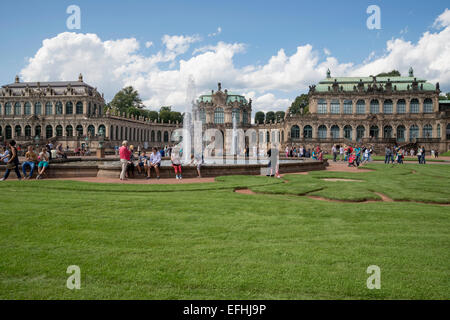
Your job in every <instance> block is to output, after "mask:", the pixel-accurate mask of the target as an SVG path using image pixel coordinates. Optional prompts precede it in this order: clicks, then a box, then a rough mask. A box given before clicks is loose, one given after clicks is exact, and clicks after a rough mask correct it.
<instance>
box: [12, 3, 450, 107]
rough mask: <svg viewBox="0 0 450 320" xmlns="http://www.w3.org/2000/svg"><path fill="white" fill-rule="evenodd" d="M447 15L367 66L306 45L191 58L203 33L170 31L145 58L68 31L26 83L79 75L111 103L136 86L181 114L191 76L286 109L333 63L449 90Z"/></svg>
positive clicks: (203, 87)
mask: <svg viewBox="0 0 450 320" xmlns="http://www.w3.org/2000/svg"><path fill="white" fill-rule="evenodd" d="M448 12H449V11H448V10H446V11H445V12H444V13H442V14H441V15H440V16H439V17H438V18H437V19H436V21H435V25H436V26H441V28H440V29H438V30H436V31H434V32H430V31H428V32H425V33H424V34H423V35H422V36H421V37H420V39H419V40H418V41H417V42H415V43H414V42H411V41H405V40H403V39H392V40H390V41H388V42H387V43H386V49H385V51H384V53H383V54H381V55H378V56H377V55H376V53H375V52H371V53H370V55H369V56H368V57H367V58H366V59H365V60H364V61H362V62H361V63H353V62H340V61H338V59H336V58H335V57H333V56H332V55H331V52H330V51H329V50H328V49H324V53H325V54H326V57H325V58H322V57H321V55H320V51H317V50H315V49H314V48H313V47H312V45H310V44H304V45H299V46H298V47H297V48H296V51H295V52H294V53H293V54H291V55H288V54H286V52H285V50H284V49H279V50H278V52H277V53H276V54H275V55H273V56H272V57H271V58H270V59H268V61H266V62H264V63H258V64H248V65H245V66H242V67H237V66H236V64H235V61H234V59H235V58H236V56H237V55H239V54H243V53H245V50H246V45H245V44H242V43H225V42H218V43H217V44H215V45H208V46H199V47H197V48H193V50H192V55H189V56H187V55H184V54H185V53H187V52H188V50H190V48H191V46H192V45H193V44H194V43H197V42H200V41H201V37H200V36H198V35H190V36H189V35H188V36H186V35H172V36H169V35H164V36H163V37H162V43H163V45H164V48H163V49H162V50H160V51H158V52H157V53H155V54H151V55H144V54H140V53H138V52H139V47H140V45H139V42H138V41H137V40H136V39H134V38H129V39H118V40H107V41H103V40H101V39H100V38H99V37H98V36H97V35H95V34H78V33H70V32H65V33H61V34H59V35H57V36H56V37H53V38H50V39H46V40H44V41H43V43H42V47H41V48H40V49H39V50H38V51H37V52H36V54H35V55H34V57H32V58H30V59H29V60H28V63H27V65H26V66H25V67H24V68H23V69H22V71H21V75H22V77H23V79H24V80H25V81H46V80H70V79H76V78H77V76H78V74H79V73H80V72H81V73H83V75H84V79H85V81H86V82H88V83H89V84H92V85H94V86H97V87H98V88H99V90H100V91H102V92H105V95H106V98H107V99H108V100H109V99H111V98H112V97H113V95H114V93H115V92H117V91H118V90H120V89H121V88H122V87H123V86H125V85H133V86H134V87H135V88H136V89H138V90H139V92H140V94H141V97H142V99H143V100H144V102H145V104H146V105H149V106H152V107H155V108H158V107H159V106H161V105H173V106H174V108H175V109H177V110H180V111H182V110H183V109H184V106H185V104H186V86H187V82H188V79H189V77H193V79H195V84H196V94H202V93H209V92H210V90H211V89H216V86H217V82H219V81H220V82H222V85H223V87H224V88H228V89H229V90H230V91H232V92H237V93H240V92H242V93H244V94H245V95H246V96H247V98H252V99H253V101H254V102H253V106H254V110H255V111H258V110H265V111H267V110H285V109H287V107H288V106H289V105H290V101H291V100H292V99H294V98H295V96H296V95H298V94H300V93H302V92H305V91H307V89H308V86H309V85H311V84H314V83H317V82H318V81H319V80H321V79H323V78H324V77H325V74H326V70H327V69H328V68H329V69H330V70H331V73H332V76H368V75H370V74H377V73H380V72H385V71H390V70H392V69H398V70H399V71H400V72H401V73H402V74H407V71H408V69H409V67H410V66H412V67H413V68H414V70H415V74H416V75H417V76H418V77H421V78H425V79H428V80H429V81H431V82H437V81H439V82H440V83H441V88H442V90H450V18H449V13H448ZM148 43H149V42H147V43H146V44H145V46H146V47H147V44H148ZM327 52H329V54H327ZM166 63H168V65H167V64H166ZM280 94H282V95H283V98H280V97H279V95H280ZM286 97H288V98H290V99H287V98H286Z"/></svg>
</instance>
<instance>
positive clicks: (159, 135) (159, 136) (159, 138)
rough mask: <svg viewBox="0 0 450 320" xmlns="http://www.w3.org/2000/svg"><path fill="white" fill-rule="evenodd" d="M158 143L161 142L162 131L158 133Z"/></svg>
mask: <svg viewBox="0 0 450 320" xmlns="http://www.w3.org/2000/svg"><path fill="white" fill-rule="evenodd" d="M156 142H161V131H158V132H157V133H156Z"/></svg>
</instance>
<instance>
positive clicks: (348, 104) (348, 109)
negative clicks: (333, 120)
mask: <svg viewBox="0 0 450 320" xmlns="http://www.w3.org/2000/svg"><path fill="white" fill-rule="evenodd" d="M344 113H345V114H352V113H353V103H352V100H344Z"/></svg>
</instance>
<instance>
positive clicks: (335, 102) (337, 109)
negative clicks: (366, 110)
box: [330, 100, 341, 114]
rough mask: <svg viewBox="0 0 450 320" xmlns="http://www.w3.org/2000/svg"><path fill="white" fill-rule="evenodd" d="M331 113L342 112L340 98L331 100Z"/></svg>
mask: <svg viewBox="0 0 450 320" xmlns="http://www.w3.org/2000/svg"><path fill="white" fill-rule="evenodd" d="M330 109H331V114H340V113H341V105H340V104H339V100H331V106H330Z"/></svg>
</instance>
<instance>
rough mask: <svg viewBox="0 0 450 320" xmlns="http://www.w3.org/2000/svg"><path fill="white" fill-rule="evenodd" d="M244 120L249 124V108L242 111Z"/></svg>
mask: <svg viewBox="0 0 450 320" xmlns="http://www.w3.org/2000/svg"><path fill="white" fill-rule="evenodd" d="M242 122H243V123H244V124H248V111H247V110H244V111H243V112H242Z"/></svg>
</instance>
